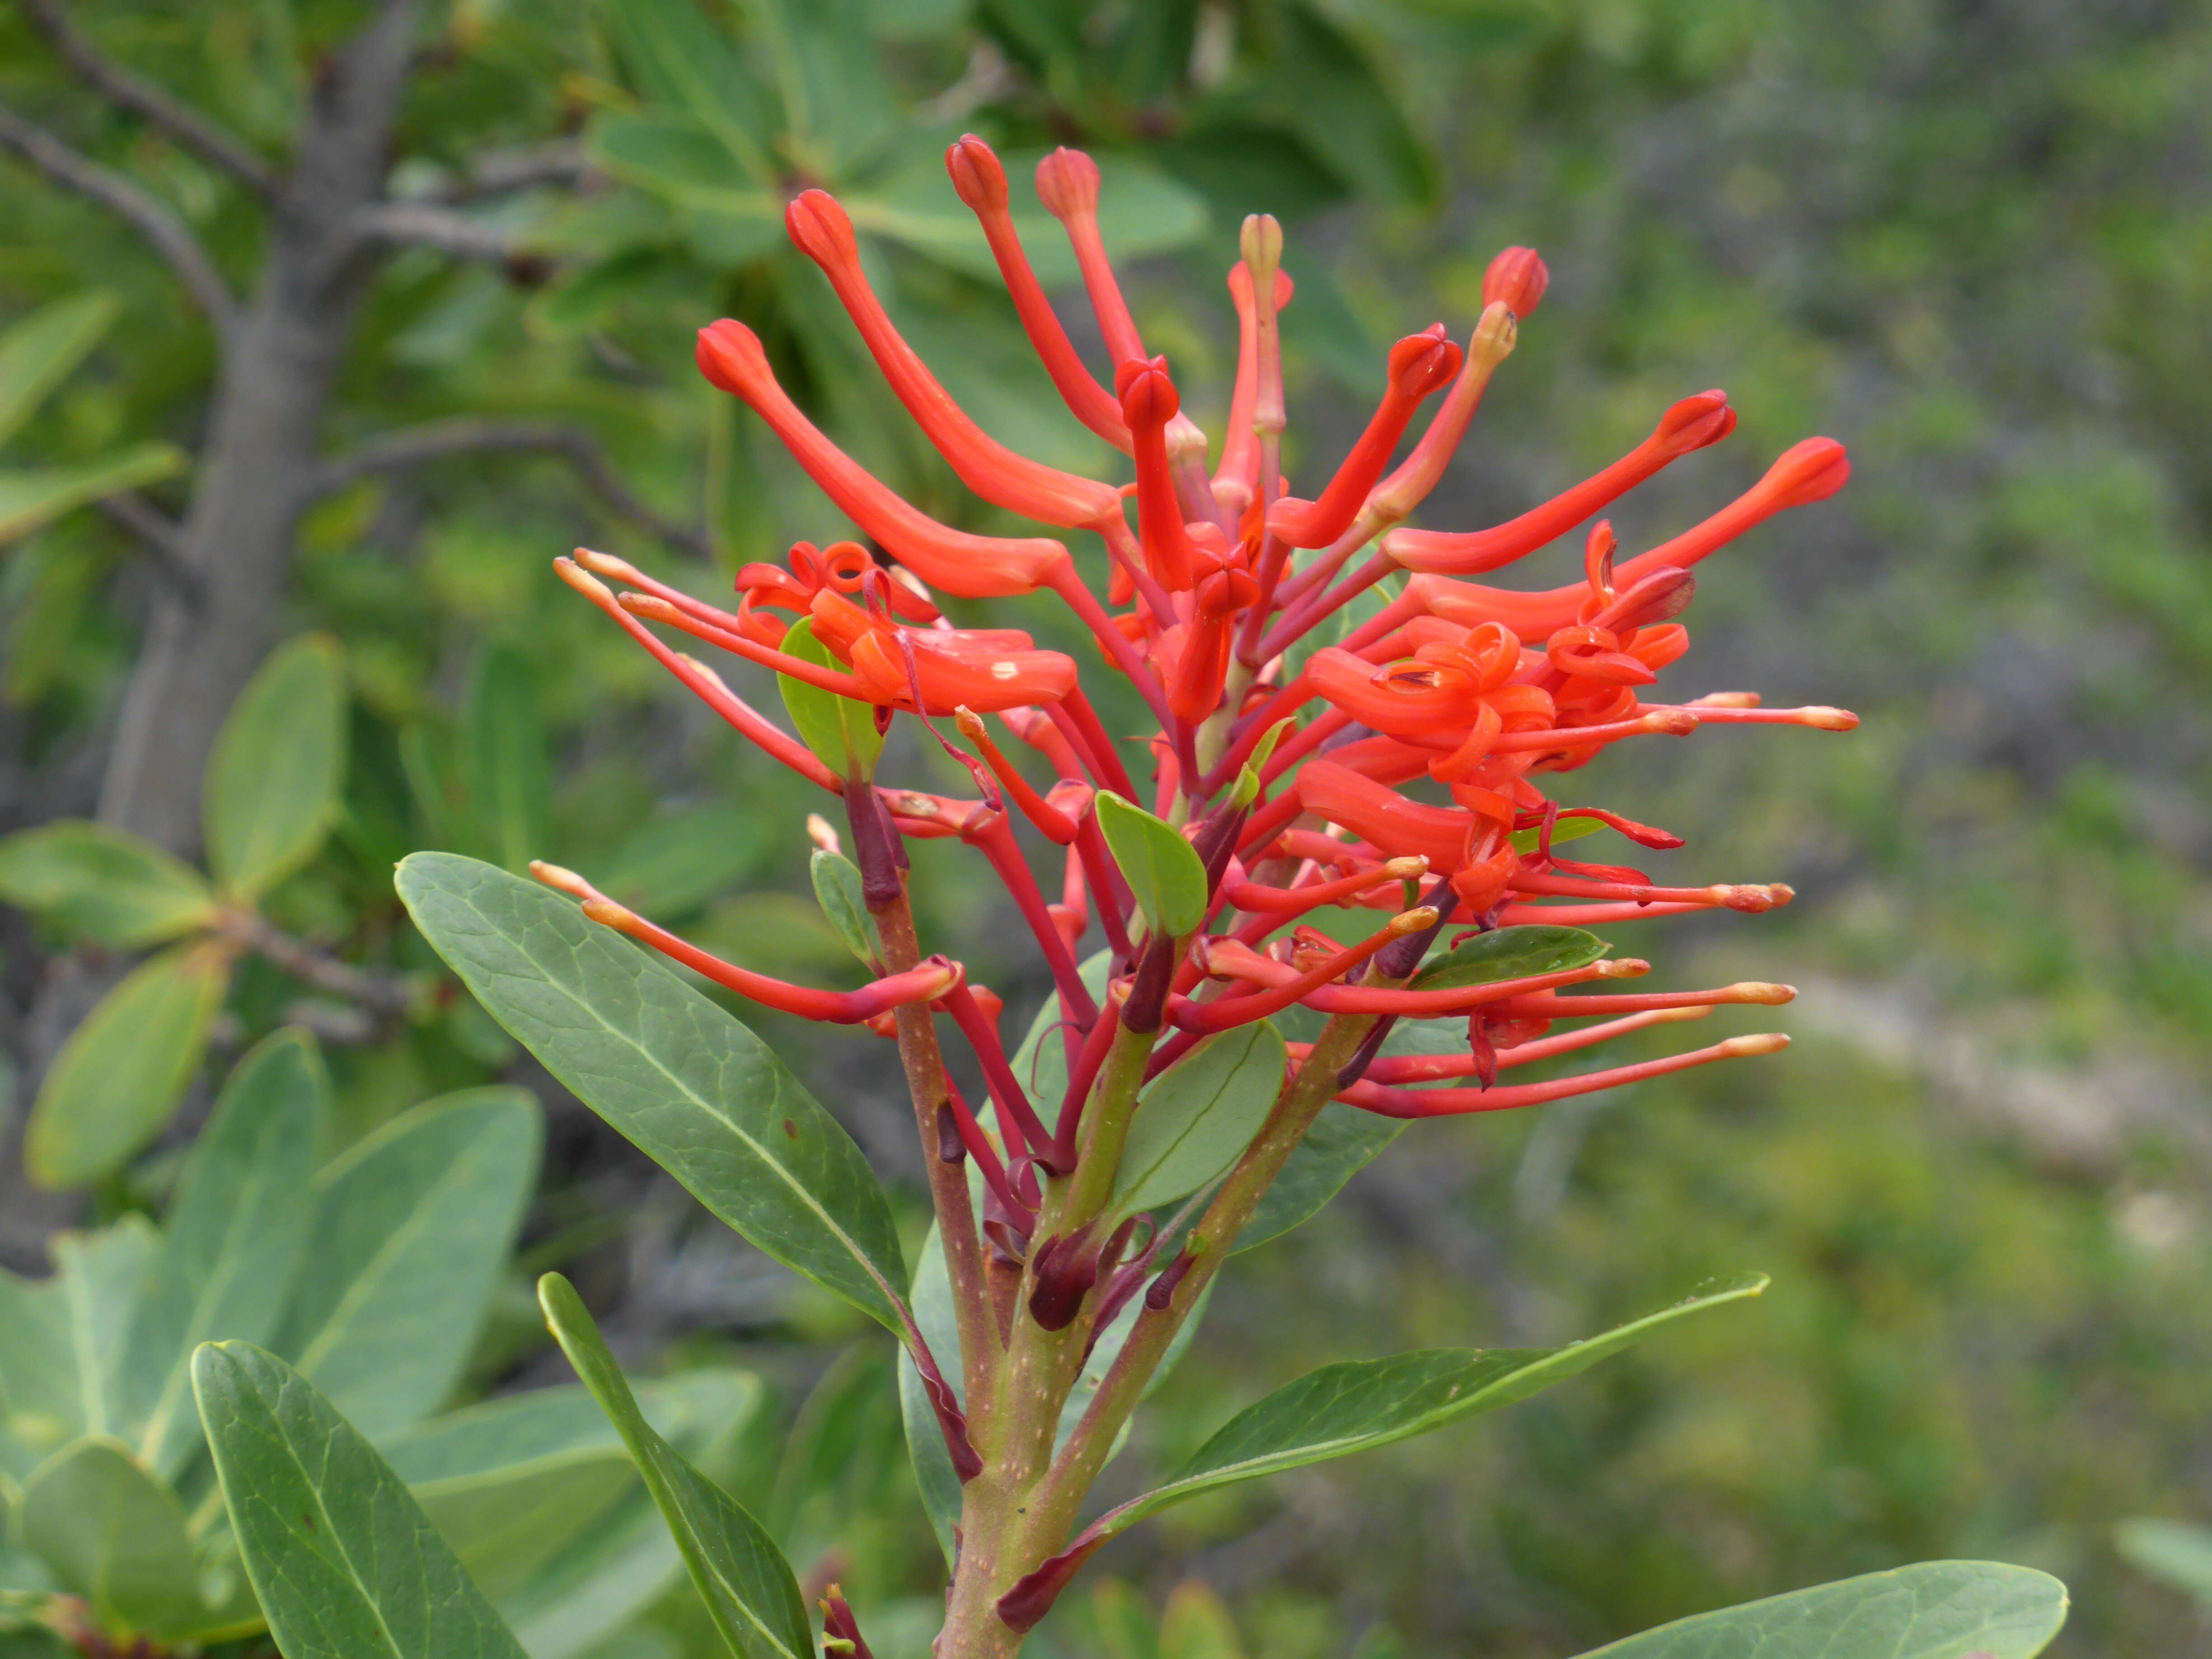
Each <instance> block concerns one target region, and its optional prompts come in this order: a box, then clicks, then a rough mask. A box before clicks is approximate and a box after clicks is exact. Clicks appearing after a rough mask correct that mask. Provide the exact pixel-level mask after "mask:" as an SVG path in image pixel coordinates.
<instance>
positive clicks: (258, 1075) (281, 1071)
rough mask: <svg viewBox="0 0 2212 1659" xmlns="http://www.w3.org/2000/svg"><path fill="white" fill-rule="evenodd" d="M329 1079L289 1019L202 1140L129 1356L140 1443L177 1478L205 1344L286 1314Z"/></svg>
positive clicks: (260, 1336)
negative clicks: (198, 1352)
mask: <svg viewBox="0 0 2212 1659" xmlns="http://www.w3.org/2000/svg"><path fill="white" fill-rule="evenodd" d="M328 1090H329V1084H328V1081H327V1079H325V1077H324V1075H323V1066H322V1060H321V1058H320V1057H319V1055H318V1054H317V1053H316V1051H315V1045H314V1040H313V1038H312V1037H310V1036H307V1034H306V1033H305V1032H303V1031H281V1032H279V1033H277V1035H276V1036H272V1037H270V1038H269V1039H268V1040H267V1041H266V1042H263V1043H262V1044H261V1045H260V1046H259V1047H258V1048H254V1049H253V1050H252V1052H250V1053H249V1054H246V1058H245V1059H243V1060H240V1061H239V1063H238V1066H237V1067H236V1069H235V1070H234V1071H233V1072H232V1073H231V1074H230V1080H229V1081H228V1083H227V1084H225V1085H224V1086H223V1091H222V1097H221V1098H220V1099H219V1100H217V1101H216V1108H215V1113H214V1115H212V1116H211V1117H210V1118H209V1120H208V1123H207V1127H205V1128H204V1129H203V1130H201V1132H200V1135H199V1139H197V1141H195V1142H194V1143H193V1146H192V1151H191V1158H189V1159H188V1160H187V1162H186V1163H185V1169H184V1174H183V1176H182V1177H181V1178H180V1179H179V1183H178V1188H177V1200H176V1203H175V1204H174V1205H173V1206H172V1208H171V1210H170V1212H169V1218H168V1223H167V1226H166V1228H165V1229H164V1230H163V1237H162V1241H161V1254H160V1255H159V1256H158V1257H157V1258H156V1259H155V1263H154V1270H153V1274H152V1279H151V1282H150V1284H149V1286H148V1289H147V1293H146V1297H145V1300H144V1302H143V1304H141V1306H140V1309H139V1313H138V1317H137V1320H136V1321H134V1322H133V1323H132V1326H131V1335H130V1339H129V1341H128V1343H127V1345H126V1346H125V1363H124V1367H123V1370H124V1376H125V1381H126V1383H127V1385H128V1386H129V1387H130V1389H131V1390H132V1394H131V1401H130V1409H129V1410H128V1412H127V1413H126V1419H125V1420H126V1421H127V1422H128V1423H129V1424H130V1425H131V1437H132V1440H133V1442H134V1443H135V1445H136V1448H137V1455H138V1457H139V1458H140V1459H141V1460H142V1461H143V1462H145V1463H146V1464H147V1465H148V1467H149V1468H153V1469H155V1470H158V1471H159V1472H160V1473H161V1474H164V1475H166V1476H167V1477H169V1478H170V1479H172V1480H173V1479H175V1477H176V1475H177V1474H178V1472H179V1469H180V1468H182V1467H183V1465H184V1463H185V1460H186V1459H187V1458H189V1457H190V1456H191V1455H192V1453H193V1452H194V1451H196V1450H197V1449H198V1447H199V1443H200V1425H199V1417H198V1414H197V1413H196V1412H195V1411H194V1410H193V1409H192V1403H191V1360H192V1351H193V1349H195V1348H197V1346H199V1345H200V1344H201V1343H202V1342H205V1341H210V1340H230V1339H234V1340H239V1341H245V1342H264V1341H266V1340H268V1339H269V1338H270V1335H271V1334H273V1333H274V1332H275V1331H276V1328H277V1324H278V1322H280V1321H281V1320H282V1319H283V1316H284V1304H285V1301H286V1298H287V1297H289V1295H290V1294H291V1290H292V1283H293V1280H294V1279H295V1277H296V1275H297V1274H298V1273H299V1269H300V1263H301V1252H302V1249H303V1247H304V1246H305V1245H306V1243H307V1227H308V1222H309V1218H310V1217H311V1216H312V1214H313V1189H312V1185H311V1182H312V1179H313V1175H314V1169H315V1156H316V1152H317V1149H318V1147H319V1144H320V1142H321V1139H322V1133H323V1119H324V1115H325V1096H326V1095H327V1093H328Z"/></svg>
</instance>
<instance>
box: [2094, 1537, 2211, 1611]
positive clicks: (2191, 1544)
mask: <svg viewBox="0 0 2212 1659" xmlns="http://www.w3.org/2000/svg"><path fill="white" fill-rule="evenodd" d="M2112 1540H2113V1542H2114V1543H2116V1544H2118V1546H2119V1551H2120V1554H2121V1555H2122V1556H2123V1557H2124V1558H2125V1559H2126V1560H2127V1562H2128V1564H2129V1565H2131V1566H2133V1567H2135V1568H2136V1569H2137V1570H2138V1571H2142V1572H2147V1573H2148V1574H2149V1575H2150V1576H2151V1577H2154V1578H2159V1579H2163V1580H2164V1581H2165V1582H2166V1583H2169V1584H2171V1585H2172V1586H2173V1587H2174V1588H2175V1589H2179V1590H2183V1591H2185V1592H2187V1593H2188V1594H2189V1595H2193V1596H2195V1597H2196V1598H2197V1600H2198V1601H2202V1602H2203V1603H2204V1604H2205V1605H2206V1606H2207V1607H2212V1527H2198V1526H2192V1525H2191V1524H2190V1523H2189V1522H2186V1521H2160V1520H2156V1519H2153V1518H2150V1517H2148V1516H2147V1517H2144V1518H2142V1519H2139V1520H2134V1521H2123V1522H2120V1523H2119V1525H2118V1526H2117V1527H2115V1528H2113V1529H2112Z"/></svg>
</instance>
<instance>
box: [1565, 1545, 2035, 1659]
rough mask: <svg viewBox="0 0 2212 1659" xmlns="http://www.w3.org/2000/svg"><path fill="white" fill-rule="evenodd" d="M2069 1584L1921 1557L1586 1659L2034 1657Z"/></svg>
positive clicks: (1669, 1629)
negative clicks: (1602, 1658) (1893, 1568)
mask: <svg viewBox="0 0 2212 1659" xmlns="http://www.w3.org/2000/svg"><path fill="white" fill-rule="evenodd" d="M2066 1608H2067V1600H2066V1586H2065V1585H2063V1584H2062V1583H2059V1582H2058V1581H2057V1579H2056V1578H2053V1577H2050V1576H2049V1575H2048V1574H2045V1573H2040V1572H2037V1571H2033V1570H2032V1569H2030V1568H2027V1567H2015V1566H2007V1565H2003V1564H2002V1563H1999V1562H1996V1561H1923V1562H1921V1563H1920V1564H1919V1565H1917V1566H1911V1567H1899V1568H1898V1569H1897V1570H1896V1571H1893V1572H1871V1573H1868V1574H1867V1575H1866V1576H1865V1577H1860V1578H1846V1579H1844V1580H1843V1581H1842V1582H1841V1583H1834V1584H1822V1585H1820V1586H1819V1587H1817V1588H1816V1589H1802V1590H1797V1591H1795V1592H1793V1593H1792V1594H1790V1595H1775V1596H1770V1597H1768V1598H1767V1599H1766V1600H1765V1601H1748V1602H1746V1603H1745V1604H1744V1605H1743V1606H1741V1607H1723V1608H1721V1609H1720V1610H1719V1611H1718V1612H1717V1613H1699V1614H1698V1615H1697V1616H1696V1617H1694V1618H1691V1619H1680V1620H1675V1622H1674V1623H1673V1624H1671V1625H1662V1626H1659V1628H1658V1629H1656V1630H1647V1631H1645V1632H1643V1633H1642V1634H1641V1635H1638V1636H1631V1637H1629V1638H1626V1640H1624V1641H1620V1642H1613V1643H1610V1644H1607V1645H1606V1646H1604V1647H1601V1648H1598V1649H1595V1650H1592V1651H1591V1652H1590V1653H1589V1654H1586V1655H1584V1656H1583V1659H1599V1656H1601V1655H1603V1656H1605V1659H2033V1656H2034V1655H2036V1654H2039V1653H2040V1652H2042V1651H2043V1650H2044V1648H2045V1646H2047V1645H2048V1644H2049V1643H2050V1641H2051V1638H2052V1637H2054V1636H2056V1635H2057V1634H2058V1628H2059V1626H2062V1625H2063V1624H2064V1623H2065V1622H2066Z"/></svg>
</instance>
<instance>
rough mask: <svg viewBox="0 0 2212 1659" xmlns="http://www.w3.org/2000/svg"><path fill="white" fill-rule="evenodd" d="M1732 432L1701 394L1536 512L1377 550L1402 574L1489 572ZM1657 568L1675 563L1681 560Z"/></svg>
mask: <svg viewBox="0 0 2212 1659" xmlns="http://www.w3.org/2000/svg"><path fill="white" fill-rule="evenodd" d="M1733 431H1735V410H1732V409H1730V408H1729V405H1728V393H1726V392H1699V394H1698V395H1697V396H1696V397H1694V398H1683V399H1682V401H1681V402H1680V403H1678V404H1675V405H1674V407H1673V408H1672V409H1670V410H1668V411H1667V412H1666V414H1665V415H1663V416H1661V417H1660V421H1659V424H1658V425H1657V426H1656V427H1655V428H1653V429H1652V433H1651V435H1650V437H1648V438H1646V439H1645V440H1644V441H1643V442H1642V443H1640V444H1638V445H1637V446H1636V447H1635V448H1633V449H1632V450H1630V451H1629V452H1628V453H1627V454H1626V455H1624V456H1622V457H1621V458H1620V459H1619V460H1617V461H1615V462H1614V463H1613V465H1611V466H1608V467H1607V468H1605V469H1604V470H1603V471H1600V472H1596V473H1593V474H1592V475H1591V476H1590V477H1587V478H1585V479H1583V481H1582V483H1578V484H1577V485H1575V486H1574V488H1573V489H1568V490H1565V491H1564V492H1563V493H1561V494H1559V495H1554V496H1553V498H1552V499H1551V500H1550V501H1546V502H1545V503H1544V504H1543V505H1542V506H1541V507H1532V508H1530V509H1529V510H1528V512H1526V513H1522V515H1521V516H1520V517H1519V518H1517V519H1512V520H1507V521H1506V522H1505V523H1504V524H1502V525H1499V526H1497V527H1496V528H1494V529H1491V530H1475V531H1469V532H1464V533H1461V534H1449V533H1447V532H1442V531H1436V530H1394V531H1392V532H1390V533H1389V535H1388V536H1386V537H1384V538H1383V552H1384V553H1385V554H1387V555H1388V556H1389V558H1390V559H1391V561H1392V562H1394V563H1396V564H1399V565H1401V566H1403V567H1404V568H1406V569H1408V570H1428V571H1441V572H1444V573H1448V574H1452V575H1457V576H1467V575H1472V574H1474V573H1475V572H1477V571H1480V570H1495V569H1497V568H1498V567H1499V566H1500V565H1506V564H1510V563H1512V562H1514V561H1515V560H1516V559H1518V558H1521V557H1522V556H1525V555H1528V554H1530V553H1533V552H1534V551H1535V550H1537V549H1538V548H1540V547H1541V546H1543V545H1544V544H1546V543H1547V542H1550V541H1553V540H1556V539H1557V538H1559V537H1561V536H1564V535H1565V534H1566V533H1567V532H1568V531H1570V530H1572V529H1573V528H1574V527H1575V526H1577V525H1578V524H1580V523H1581V522H1582V521H1583V520H1584V519H1587V518H1589V516H1590V514H1591V513H1595V512H1598V511H1600V510H1601V509H1602V508H1604V507H1607V505H1609V504H1610V503H1612V502H1613V501H1618V500H1619V499H1620V497H1621V496H1623V495H1626V494H1627V493H1628V492H1629V491H1630V490H1632V489H1635V488H1636V486H1637V485H1638V484H1640V483H1643V482H1644V480H1645V479H1646V478H1648V477H1650V476H1651V475H1652V474H1653V473H1655V472H1656V471H1659V470H1660V469H1661V468H1662V467H1664V466H1666V465H1668V464H1669V463H1671V462H1674V461H1677V460H1680V459H1681V458H1682V457H1683V456H1685V455H1687V454H1690V453H1692V452H1693V451H1696V450H1699V449H1703V448H1705V447H1706V446H1707V445H1709V444H1717V443H1718V442H1719V441H1721V440H1722V439H1723V438H1725V437H1727V436H1728V435H1729V433H1731V432H1733ZM1754 522H1755V520H1754ZM1732 533H1733V532H1732ZM1716 545H1717V544H1716ZM1658 562H1666V563H1673V564H1680V563H1681V562H1683V561H1681V560H1680V559H1673V560H1666V561H1658Z"/></svg>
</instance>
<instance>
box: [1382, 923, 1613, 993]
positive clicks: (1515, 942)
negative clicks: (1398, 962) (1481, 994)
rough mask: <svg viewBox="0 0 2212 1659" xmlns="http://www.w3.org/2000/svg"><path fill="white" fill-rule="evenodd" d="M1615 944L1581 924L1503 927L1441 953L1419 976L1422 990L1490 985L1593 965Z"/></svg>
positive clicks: (1415, 984)
mask: <svg viewBox="0 0 2212 1659" xmlns="http://www.w3.org/2000/svg"><path fill="white" fill-rule="evenodd" d="M1611 949H1613V946H1612V945H1609V944H1607V942H1606V941H1605V940H1603V939H1600V938H1599V937H1598V936H1597V935H1596V934H1595V933H1584V932H1583V930H1582V929H1581V928H1579V927H1541V926H1533V927H1500V928H1498V929H1496V930H1494V931H1493V932H1491V933H1477V934H1476V935H1475V936H1474V938H1473V939H1469V940H1468V942H1467V943H1466V944H1464V945H1461V946H1460V947H1459V948H1458V949H1457V950H1455V951H1451V952H1450V953H1449V954H1448V955H1445V956H1441V957H1436V958H1435V959H1434V960H1432V961H1431V963H1429V965H1428V966H1427V967H1425V968H1424V969H1421V971H1420V972H1419V973H1418V974H1416V975H1413V988H1414V989H1415V990H1417V991H1446V990H1450V989H1453V988H1455V987H1458V986H1462V985H1490V984H1494V983H1495V982H1496V981H1499V980H1502V979H1525V978H1527V977H1528V975H1532V974H1563V973H1565V972H1566V971H1568V970H1569V969H1574V968H1587V967H1589V964H1590V963H1593V962H1595V961H1597V960H1598V959H1599V958H1600V957H1603V956H1604V955H1605V953H1606V952H1607V951H1610V950H1611Z"/></svg>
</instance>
